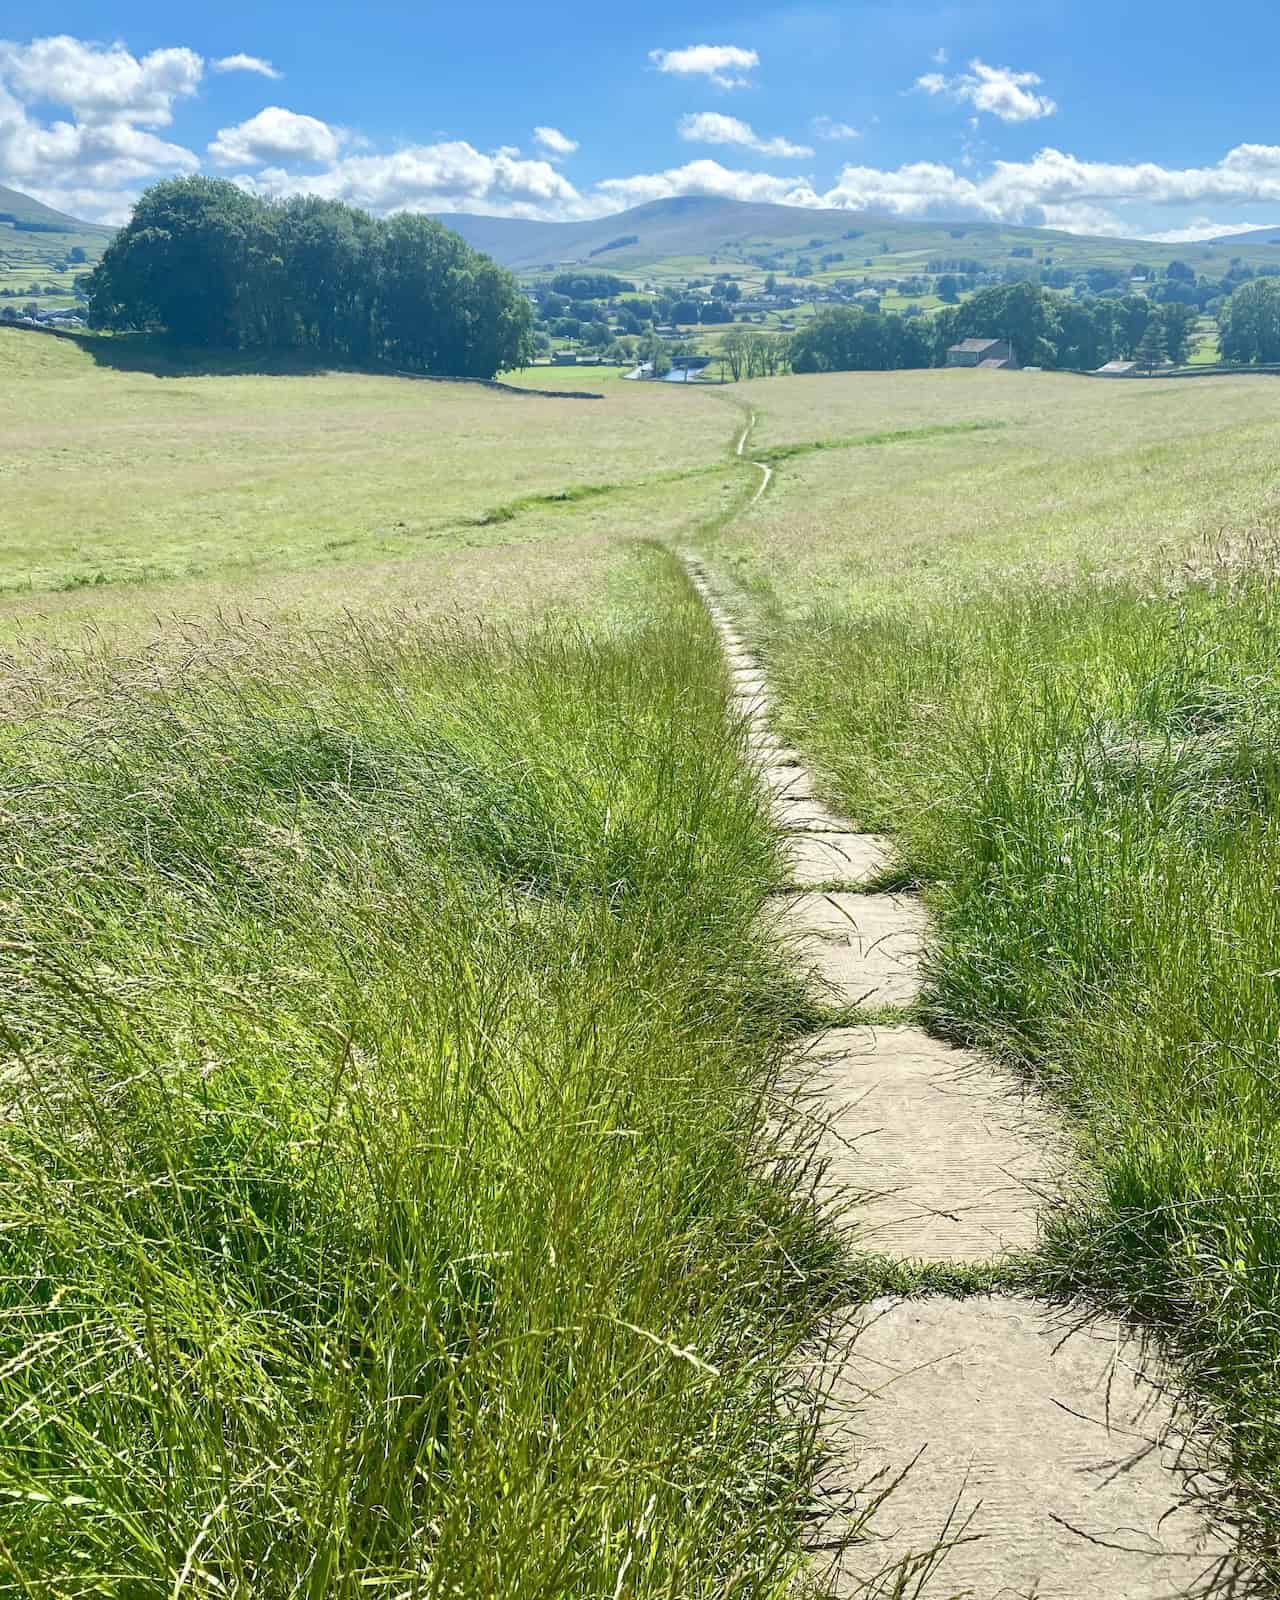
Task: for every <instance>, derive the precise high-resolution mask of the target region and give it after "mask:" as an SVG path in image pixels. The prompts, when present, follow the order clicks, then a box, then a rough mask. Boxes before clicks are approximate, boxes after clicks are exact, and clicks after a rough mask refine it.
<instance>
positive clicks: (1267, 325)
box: [1219, 277, 1280, 362]
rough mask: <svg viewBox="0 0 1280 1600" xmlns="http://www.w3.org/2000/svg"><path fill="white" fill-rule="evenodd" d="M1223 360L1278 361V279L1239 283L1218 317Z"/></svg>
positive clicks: (1279, 303)
mask: <svg viewBox="0 0 1280 1600" xmlns="http://www.w3.org/2000/svg"><path fill="white" fill-rule="evenodd" d="M1219 324H1220V326H1221V329H1222V333H1221V345H1222V355H1223V359H1224V360H1226V361H1245V362H1255V361H1278V362H1280V278H1271V277H1267V278H1256V279H1255V280H1254V281H1253V282H1252V283H1245V284H1242V285H1241V287H1240V288H1238V289H1237V290H1236V292H1235V293H1234V294H1233V295H1232V296H1231V298H1230V300H1228V301H1227V304H1226V306H1225V307H1224V309H1223V312H1222V315H1221V316H1220V318H1219Z"/></svg>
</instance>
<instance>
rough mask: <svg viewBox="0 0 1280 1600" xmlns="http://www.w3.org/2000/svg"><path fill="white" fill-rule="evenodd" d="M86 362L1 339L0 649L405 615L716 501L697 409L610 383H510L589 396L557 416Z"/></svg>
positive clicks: (718, 409) (474, 398) (529, 401)
mask: <svg viewBox="0 0 1280 1600" xmlns="http://www.w3.org/2000/svg"><path fill="white" fill-rule="evenodd" d="M99 348H100V349H101V354H102V362H99V361H98V360H95V358H94V357H93V356H92V355H91V354H89V353H88V351H87V349H86V348H82V347H81V346H80V345H78V344H76V343H74V342H71V341H64V340H55V339H52V338H47V337H43V336H38V335H32V334H26V333H23V332H21V331H18V330H8V331H6V330H3V329H0V431H2V432H3V436H4V439H5V452H4V459H3V460H2V461H0V484H2V485H3V495H2V496H0V628H5V627H8V628H10V629H12V628H13V627H14V626H16V625H18V623H19V622H21V621H23V620H24V619H26V620H27V621H30V620H32V619H34V618H35V617H37V616H38V617H43V618H52V617H57V616H73V615H75V616H89V615H94V616H97V617H102V618H105V617H115V618H116V619H117V620H120V619H124V618H127V617H128V616H130V615H136V614H137V612H138V611H139V610H140V609H144V608H156V607H159V608H164V607H167V606H180V607H181V606H185V605H188V604H191V603H193V602H198V601H200V600H201V599H203V600H205V601H206V602H207V601H208V600H210V599H212V598H213V597H215V596H216V597H217V600H218V602H219V603H225V604H237V603H239V602H240V601H241V600H247V599H248V597H251V596H256V597H259V598H258V599H254V600H253V603H254V604H258V603H270V604H272V605H274V604H277V603H278V604H285V605H287V604H291V603H294V602H295V601H296V602H297V603H299V604H303V605H305V606H306V607H311V606H316V605H318V606H321V607H323V605H324V604H325V603H326V602H325V596H326V595H328V597H329V600H328V603H329V604H330V605H338V604H342V603H343V602H344V600H345V599H347V598H349V597H350V596H352V595H358V594H362V593H367V594H370V595H382V596H383V597H384V598H385V597H387V596H388V593H390V594H391V595H393V596H394V595H397V594H399V595H403V590H404V586H405V585H406V584H407V585H409V587H410V591H411V595H412V596H414V597H417V598H421V596H422V593H423V592H424V591H430V590H432V589H434V588H436V587H438V586H439V585H440V584H441V583H444V585H445V588H446V589H447V590H449V591H450V592H452V590H453V582H452V580H448V581H446V579H445V578H444V576H443V575H444V573H445V572H446V571H447V570H451V563H452V562H453V561H454V558H455V556H456V555H457V553H458V552H462V551H466V552H468V553H469V557H470V553H472V552H475V551H478V550H491V551H492V550H496V548H497V547H499V546H507V545H510V544H528V545H533V544H537V543H539V542H541V541H544V540H548V539H552V540H560V539H567V540H569V541H570V546H571V548H573V549H577V550H580V549H581V548H582V547H583V546H582V541H584V540H585V541H588V542H589V541H590V540H592V539H594V538H597V537H608V536H610V535H612V534H614V533H616V532H619V531H622V530H625V531H626V532H628V533H633V532H634V533H640V534H644V533H649V534H652V535H654V536H661V534H662V533H663V532H664V530H666V529H668V528H671V527H673V526H684V525H686V524H687V523H688V521H689V519H690V517H691V516H696V514H697V510H698V508H699V507H701V506H703V505H704V504H706V505H708V506H712V507H713V506H714V504H715V503H716V501H717V496H718V495H719V493H720V489H719V487H718V484H717V481H716V479H715V476H714V472H712V475H711V476H710V477H708V476H706V474H705V469H707V468H709V467H710V468H714V464H715V462H716V461H717V460H720V459H724V458H725V457H726V456H727V452H728V447H729V442H730V439H731V436H732V433H733V426H734V414H733V413H732V412H731V411H729V410H727V409H726V407H725V406H724V405H723V403H720V402H717V401H716V400H715V399H714V398H712V397H710V396H709V395H705V394H698V393H691V394H687V395H685V394H681V395H679V396H673V395H672V394H670V392H659V391H656V390H654V389H653V388H650V387H646V386H641V385H638V384H629V383H620V382H618V381H617V376H616V372H615V373H612V374H611V375H610V376H609V378H608V379H607V381H606V382H605V383H604V384H603V385H602V384H601V378H602V376H603V374H601V373H598V372H592V373H591V374H590V375H589V379H588V381H586V382H584V378H587V377H588V375H587V374H585V373H580V372H577V371H576V370H574V369H565V370H563V371H561V370H556V369H533V370H531V371H530V372H529V373H526V374H524V375H523V376H524V377H525V378H526V379H527V380H528V381H529V382H530V383H532V384H533V385H534V386H542V387H573V388H587V389H590V388H593V387H596V388H601V387H604V388H607V391H608V399H607V400H602V401H574V400H568V399H565V400H563V401H557V400H539V399H537V398H534V397H528V398H522V397H521V396H518V395H502V394H495V393H493V392H492V391H489V390H486V389H484V388H482V387H479V386H473V385H465V384H458V385H454V384H436V383H425V382H416V381H413V380H409V379H404V380H399V379H394V378H384V377H372V376H367V375H361V374H352V373H332V374H328V375H320V376H304V375H297V374H293V375H280V376H260V375H257V376H255V375H238V374H235V373H234V372H230V373H225V372H224V373H221V374H213V375H208V376H185V375H184V376H157V375H155V373H154V372H152V371H146V370H141V371H138V370H117V369H116V368H115V367H113V366H111V365H108V364H103V363H104V362H105V361H107V360H110V359H117V360H120V361H122V362H124V363H125V366H126V368H127V366H128V364H129V362H131V361H134V360H135V359H136V358H135V357H134V356H133V355H131V354H130V353H129V351H128V348H127V347H125V346H120V347H112V346H111V345H110V344H106V345H104V346H102V347H99ZM690 471H695V472H696V473H698V474H701V476H695V477H694V478H693V479H689V480H686V479H684V478H682V476H681V475H682V474H686V473H689V472H690ZM602 490H605V491H609V492H607V493H601V492H600V491H602ZM566 493H568V494H569V495H570V498H569V499H564V498H555V499H548V498H544V497H553V496H554V497H563V496H565V494H566ZM419 564H421V566H420V567H419ZM504 564H505V558H504V557H502V556H500V555H498V556H495V557H494V560H493V563H492V565H493V567H494V568H501V567H503V566H504ZM481 565H482V566H483V565H484V563H481ZM532 565H533V566H534V567H535V568H536V567H537V566H538V560H537V558H536V556H535V557H534V560H533V562H532ZM574 565H575V560H569V561H568V562H566V563H562V567H563V570H562V573H561V578H560V581H561V582H562V583H563V582H564V581H567V579H568V578H569V576H570V574H571V571H572V569H573V567H574ZM469 570H471V569H469ZM415 573H416V574H417V581H416V582H415ZM472 581H474V571H473V570H472V576H470V577H468V578H466V579H465V580H461V590H462V591H463V592H464V593H465V590H466V587H467V585H468V584H469V583H471V582H472ZM86 591H88V593H86ZM404 597H406V598H408V597H410V596H404ZM460 597H461V596H460Z"/></svg>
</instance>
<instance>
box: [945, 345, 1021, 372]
mask: <svg viewBox="0 0 1280 1600" xmlns="http://www.w3.org/2000/svg"><path fill="white" fill-rule="evenodd" d="M947 365H948V366H949V367H987V368H989V369H991V370H997V369H1002V370H1005V371H1016V369H1017V366H1018V358H1017V356H1015V355H1014V353H1013V346H1012V345H1011V344H1010V343H1009V342H1008V340H1007V339H961V341H960V343H959V344H953V345H952V346H951V348H950V350H948V351H947Z"/></svg>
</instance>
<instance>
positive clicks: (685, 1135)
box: [0, 554, 836, 1600]
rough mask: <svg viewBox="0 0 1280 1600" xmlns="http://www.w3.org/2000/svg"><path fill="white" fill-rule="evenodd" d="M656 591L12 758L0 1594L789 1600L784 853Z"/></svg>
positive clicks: (797, 1202) (800, 1460)
mask: <svg viewBox="0 0 1280 1600" xmlns="http://www.w3.org/2000/svg"><path fill="white" fill-rule="evenodd" d="M636 562H637V563H638V565H637V567H636V569H635V576H634V577H633V588H632V591H631V595H630V599H631V602H632V603H631V606H630V612H631V615H630V618H629V620H628V621H627V622H626V623H625V624H622V623H612V624H610V623H605V622H601V621H596V622H591V623H588V622H587V621H585V620H584V621H582V622H580V623H577V624H570V623H567V622H562V623H558V624H555V625H551V626H548V627H547V628H546V629H544V630H543V631H541V632H535V633H534V634H532V635H527V636H524V637H523V638H515V637H503V636H500V635H493V634H485V633H483V632H482V633H479V634H477V633H475V632H474V631H470V630H466V629H462V628H457V627H455V628H443V629H436V630H434V631H433V630H425V629H422V628H420V627H419V628H414V627H405V626H403V625H401V626H399V627H396V626H390V625H388V626H386V627H377V626H374V625H372V624H370V623H367V622H366V623H364V624H360V623H357V622H354V621H353V622H352V623H350V624H349V625H348V626H347V627H346V628H345V629H343V630H341V631H338V630H335V631H334V632H332V633H330V634H328V635H326V636H323V637H313V638H312V639H310V640H309V641H304V640H302V639H300V638H298V637H289V638H285V639H282V640H281V641H280V649H279V652H278V654H277V657H276V659H275V661H274V662H273V664H272V665H271V668H270V670H266V669H265V668H262V667H260V668H259V669H258V670H256V671H255V672H253V673H251V674H246V673H245V672H244V671H243V670H240V669H238V668H237V666H236V665H235V664H234V663H235V657H236V649H235V639H234V637H228V638H227V639H225V640H224V641H222V650H223V653H224V654H225V655H226V657H227V658H228V659H230V660H231V661H232V663H233V664H232V666H231V667H230V668H229V669H228V670H227V671H226V672H225V673H222V674H219V673H218V672H217V671H216V670H209V669H207V668H206V669H205V670H192V671H191V672H190V673H189V674H187V675H186V676H185V677H178V678H176V679H174V680H172V681H171V682H170V683H169V685H168V686H167V687H166V688H165V689H164V690H163V691H161V692H159V693H150V694H139V693H138V692H137V689H136V688H135V687H133V686H131V685H118V686H116V687H115V688H114V689H108V691H107V692H105V693H104V694H102V695H100V696H96V697H85V698H83V699H82V700H81V701H80V702H79V703H78V704H77V705H75V706H74V707H70V708H66V709H64V710H63V711H62V712H61V713H60V714H59V715H57V716H53V717H47V718H45V719H43V720H41V721H38V722H35V723H33V724H30V725H27V726H25V727H19V728H15V729H13V730H12V731H11V732H10V733H9V734H7V735H6V736H5V738H4V741H3V744H2V745H0V783H2V784H3V802H2V803H3V805H4V807H5V810H6V816H7V818H8V828H9V833H8V836H9V838H11V839H15V840H20V841H21V844H20V848H18V849H15V850H6V851H5V852H4V854H3V857H2V858H0V876H2V880H3V881H2V885H0V898H2V899H3V902H4V904H5V907H6V933H5V939H4V942H3V944H2V945H0V960H2V961H3V964H4V967H5V969H6V973H5V978H4V980H3V986H4V992H5V995H6V1004H5V1016H4V1030H5V1047H6V1054H7V1055H8V1057H9V1064H8V1066H7V1067H6V1071H5V1075H4V1078H3V1088H2V1090H0V1093H2V1095H3V1108H2V1109H0V1207H2V1211H0V1219H2V1220H0V1227H3V1230H4V1238H5V1241H6V1243H5V1251H4V1265H3V1271H2V1273H0V1307H2V1308H3V1313H2V1319H0V1328H2V1329H3V1332H2V1333H0V1404H2V1405H3V1415H4V1417H5V1427H4V1439H5V1445H4V1449H3V1452H0V1592H2V1593H12V1594H15V1595H22V1596H28V1597H29V1596H42V1597H43V1596H46V1595H49V1596H53V1595H57V1596H60V1597H64V1596H89V1595H94V1596H104V1595H105V1596H119V1597H121V1600H137V1597H142V1596H151V1595H157V1596H159V1595H165V1596H168V1595H171V1594H183V1595H201V1596H209V1597H213V1596H215V1595H225V1594H229V1593H231V1594H243V1595H248V1594H252V1595H254V1596H262V1597H266V1600H269V1597H273V1596H280V1597H284V1596H289V1597H294V1596H302V1595H309V1596H315V1597H317V1600H319V1597H320V1596H324V1597H326V1600H328V1597H339V1596H350V1597H352V1600H355V1597H356V1596H360V1597H364V1596H368V1595H374V1596H378V1595H384V1596H387V1597H390V1596H410V1595H413V1596H430V1595H453V1594H457V1593H459V1592H466V1593H468V1594H476V1595H480V1594H495V1595H496V1594H501V1595H504V1596H508V1595H509V1596H530V1597H532V1596H545V1597H547V1600H552V1597H560V1596H565V1595H570V1594H571V1595H574V1596H584V1597H589V1596H600V1597H601V1600H612V1597H616V1596H618V1595H622V1594H626V1595H633V1596H650V1595H651V1596H659V1595H661V1596H664V1597H670V1596H674V1595H679V1596H681V1597H682V1600H683V1597H686V1596H699V1595H704V1596H707V1597H708V1600H710V1597H712V1596H714V1597H716V1600H720V1597H723V1596H746V1595H750V1596H752V1597H766V1596H778V1597H781V1596H782V1595H783V1594H784V1593H788V1592H791V1591H790V1589H789V1581H790V1578H791V1576H792V1575H793V1574H794V1573H795V1572H796V1570H797V1569H798V1567H799V1565H800V1554H799V1542H798V1541H799V1533H800V1527H801V1523H800V1521H799V1517H798V1511H799V1509H800V1508H801V1506H802V1504H803V1502H804V1498H805V1496H806V1494H807V1492H808V1491H807V1483H808V1476H809V1471H810V1468H811V1465H812V1456H813V1448H814V1446H813V1431H812V1427H811V1421H810V1414H809V1405H810V1403H809V1401H808V1400H807V1399H806V1398H805V1396H804V1395H803V1393H802V1392H801V1391H800V1390H799V1387H798V1384H799V1379H798V1377H797V1376H796V1372H795V1355H796V1351H797V1349H798V1346H799V1344H800V1342H801V1341H802V1340H803V1339H804V1338H805V1337H806V1336H807V1335H808V1334H809V1333H810V1332H811V1330H812V1328H813V1326H814V1320H815V1318H816V1316H817V1313H818V1310H819V1309H820V1303H821V1292H822V1291H823V1286H824V1285H828V1284H832V1283H834V1276H833V1275H834V1271H835V1265H836V1263H835V1261H834V1258H833V1254H832V1251H831V1249H830V1247H829V1246H828V1245H827V1243H826V1242H825V1241H824V1240H823V1239H822V1238H821V1236H820V1235H818V1234H817V1233H816V1232H815V1230H814V1227H813V1224H812V1222H810V1221H806V1220H805V1218H806V1215H807V1213H806V1211H805V1208H804V1205H803V1203H802V1202H803V1195H804V1183H805V1175H804V1173H803V1171H802V1170H800V1168H799V1167H798V1166H797V1165H796V1164H795V1163H790V1164H784V1165H778V1164H776V1163H771V1162H770V1150H771V1141H772V1139H773V1138H774V1137H777V1136H778V1135H777V1133H776V1132H775V1133H774V1134H771V1133H770V1132H769V1129H770V1128H771V1127H774V1126H775V1121H776V1119H775V1118H774V1117H772V1116H770V1115H767V1113H768V1112H769V1111H770V1109H771V1107H770V1100H769V1096H770V1092H771V1090H772V1088H773V1086H774V1084H775V1081H776V1078H777V1074H778V1071H779V1067H780V1060H779V1056H780V1049H781V1046H780V1044H779V1042H778V1041H779V1038H780V1028H779V1025H778V1020H779V1015H780V1011H781V1010H782V1009H783V1008H784V1007H785V1005H786V1001H787V994H788V992H789V991H788V987H787V985H786V983H785V982H784V981H783V980H782V979H781V978H780V976H779V974H778V973H777V972H776V971H775V969H774V966H773V958H772V956H771V954H770V952H769V951H768V950H767V949H766V948H764V947H763V945H762V943H761V939H760V936H759V934H758V932H757V931H756V927H755V917H756V911H757V908H758V906H759V903H760V900H761V897H762V896H763V894H764V893H765V892H766V890H767V889H768V887H769V885H770V884H771V883H772V881H773V879H774V875H775V873H776V864H775V862H774V859H773V843H772V840H771V837H770V834H769V831H768V826H767V819H766V816H765V814H764V811H763V806H762V802H761V798H760V796H759V794H758V792H757V791H756V790H755V789H754V788H753V787H752V785H751V782H750V780H749V778H748V777H747V775H746V769H745V766H744V763H743V761H742V759H741V753H740V750H739V748H738V745H737V742H736V739H735V737H734V736H733V735H732V734H731V732H730V731H727V727H726V722H725V719H724V694H725V689H724V682H723V676H722V669H721V665H720V661H719V658H718V653H717V649H716V646H715V642H714V639H713V637H712V636H711V634H710V631H709V629H708V627H707V626H706V623H705V619H704V618H703V616H702V615H701V613H700V611H699V610H698V609H697V607H696V606H695V605H694V604H693V602H692V601H691V599H690V597H689V595H688V592H687V590H686V589H685V588H684V585H683V583H682V581H681V580H680V579H679V578H678V576H676V575H675V574H674V572H673V571H672V570H671V569H670V568H669V567H666V566H665V565H663V564H662V563H661V562H660V561H659V560H658V558H657V557H656V556H655V555H653V554H648V555H645V554H642V555H640V556H637V557H636ZM212 653H213V655H214V656H215V659H216V656H217V654H218V651H217V649H216V648H215V649H214V650H213V652H212Z"/></svg>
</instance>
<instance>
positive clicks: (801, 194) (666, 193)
mask: <svg viewBox="0 0 1280 1600" xmlns="http://www.w3.org/2000/svg"><path fill="white" fill-rule="evenodd" d="M596 193H597V194H598V195H599V196H601V197H602V198H604V199H605V200H607V201H610V202H612V206H606V207H605V209H606V210H609V209H612V208H613V207H615V206H616V207H625V206H638V205H644V204H645V203H646V202H647V201H649V200H669V199H671V198H672V197H673V196H674V195H682V194H704V195H714V196H718V197H719V198H722V199H726V200H753V201H761V200H764V201H771V202H772V203H773V204H775V205H784V206H818V205H822V204H823V202H822V201H821V200H820V199H819V198H818V196H817V195H816V194H815V193H814V191H813V189H812V187H811V185H810V184H809V183H808V181H807V180H806V179H803V178H775V177H773V176H772V175H771V174H770V173H767V172H742V171H735V170H734V169H733V168H730V167H722V166H721V165H720V163H719V162H718V161H689V162H686V164H685V165H684V166H683V167H669V168H668V169H667V170H666V171H665V172H649V173H636V174H634V175H633V176H631V177H629V178H606V179H604V181H603V182H601V183H598V184H597V185H596Z"/></svg>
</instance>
